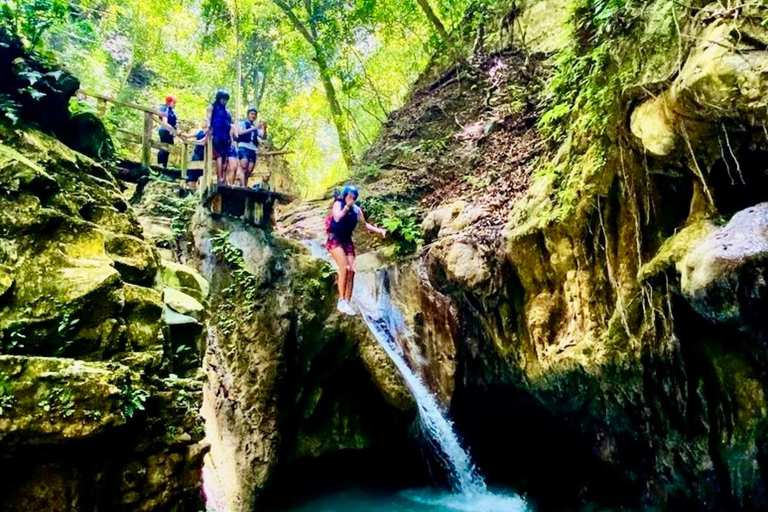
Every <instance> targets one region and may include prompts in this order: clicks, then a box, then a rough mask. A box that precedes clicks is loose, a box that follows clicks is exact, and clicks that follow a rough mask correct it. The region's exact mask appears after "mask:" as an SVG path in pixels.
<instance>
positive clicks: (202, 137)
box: [181, 121, 207, 189]
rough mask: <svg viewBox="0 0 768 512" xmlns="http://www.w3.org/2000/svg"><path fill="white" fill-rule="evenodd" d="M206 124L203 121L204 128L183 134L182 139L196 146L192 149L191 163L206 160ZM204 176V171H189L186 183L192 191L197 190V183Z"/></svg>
mask: <svg viewBox="0 0 768 512" xmlns="http://www.w3.org/2000/svg"><path fill="white" fill-rule="evenodd" d="M206 123H207V121H203V127H202V128H198V129H197V130H192V131H190V132H188V133H186V134H181V138H183V139H184V140H185V141H187V144H191V145H192V146H194V147H193V149H192V157H191V158H190V161H192V162H202V161H204V160H205V142H206V140H207V136H206V133H205V124H206ZM202 175H203V170H202V169H187V175H186V177H185V181H186V182H187V184H188V185H189V186H190V187H191V188H192V189H197V182H198V180H199V179H200V177H201V176H202Z"/></svg>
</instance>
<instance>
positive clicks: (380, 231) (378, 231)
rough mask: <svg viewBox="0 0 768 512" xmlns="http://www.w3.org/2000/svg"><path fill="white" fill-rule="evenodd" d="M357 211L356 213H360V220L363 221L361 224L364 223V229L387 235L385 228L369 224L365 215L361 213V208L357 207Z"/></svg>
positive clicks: (383, 235)
mask: <svg viewBox="0 0 768 512" xmlns="http://www.w3.org/2000/svg"><path fill="white" fill-rule="evenodd" d="M357 213H358V215H360V220H361V221H363V224H364V225H365V229H367V230H368V231H370V232H371V233H376V234H378V235H381V236H382V237H385V236H387V230H386V229H383V228H380V227H378V226H374V225H373V224H371V223H370V222H368V221H367V220H365V215H363V210H361V209H360V208H358V209H357Z"/></svg>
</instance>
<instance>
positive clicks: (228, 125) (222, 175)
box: [208, 89, 237, 185]
mask: <svg viewBox="0 0 768 512" xmlns="http://www.w3.org/2000/svg"><path fill="white" fill-rule="evenodd" d="M228 101H229V93H228V92H227V91H225V90H223V89H219V90H218V91H216V98H215V100H214V102H213V103H212V104H211V106H210V107H208V133H209V134H210V136H211V139H212V145H213V159H214V160H216V178H217V182H218V184H219V185H222V184H224V183H225V182H226V181H227V177H226V171H227V167H228V166H227V163H228V160H229V159H230V157H231V153H233V152H234V151H235V149H234V148H235V147H236V146H235V140H236V131H235V125H234V124H232V116H231V115H230V113H229V112H228V111H227V102H228ZM234 159H235V161H236V160H237V156H236V155H235V156H234Z"/></svg>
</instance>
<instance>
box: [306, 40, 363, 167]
mask: <svg viewBox="0 0 768 512" xmlns="http://www.w3.org/2000/svg"><path fill="white" fill-rule="evenodd" d="M315 62H317V67H318V70H319V71H320V80H321V81H322V82H323V87H325V97H326V98H327V99H328V106H329V107H331V115H332V116H333V124H334V125H335V126H336V133H337V135H338V136H339V147H340V148H341V155H342V156H343V157H344V163H346V164H347V168H348V169H351V168H352V166H353V165H354V164H355V154H354V152H353V151H352V143H351V142H350V140H349V133H348V132H347V127H346V126H345V125H344V112H343V111H342V110H341V105H340V104H339V100H338V98H337V97H336V88H335V87H334V86H333V80H332V77H331V73H330V71H329V69H328V64H327V63H326V62H325V57H324V56H323V54H322V52H321V50H320V48H317V47H315Z"/></svg>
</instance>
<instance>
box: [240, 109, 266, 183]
mask: <svg viewBox="0 0 768 512" xmlns="http://www.w3.org/2000/svg"><path fill="white" fill-rule="evenodd" d="M258 115H259V112H258V111H257V110H256V107H250V108H249V109H248V115H247V117H246V118H245V119H243V120H242V121H240V123H238V125H237V157H238V158H239V159H240V172H239V174H238V177H239V182H240V186H241V187H247V186H248V178H250V176H251V173H252V172H253V167H254V166H255V165H256V151H257V150H258V147H259V139H265V138H266V136H267V129H266V124H263V123H260V124H259V125H257V124H256V118H257V117H258Z"/></svg>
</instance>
